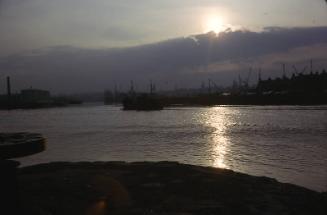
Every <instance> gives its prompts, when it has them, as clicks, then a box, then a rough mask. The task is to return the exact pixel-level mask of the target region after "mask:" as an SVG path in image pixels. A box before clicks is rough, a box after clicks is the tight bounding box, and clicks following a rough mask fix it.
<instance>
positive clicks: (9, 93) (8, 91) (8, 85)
mask: <svg viewBox="0 0 327 215" xmlns="http://www.w3.org/2000/svg"><path fill="white" fill-rule="evenodd" d="M7 95H8V97H9V96H11V86H10V77H9V76H8V77H7Z"/></svg>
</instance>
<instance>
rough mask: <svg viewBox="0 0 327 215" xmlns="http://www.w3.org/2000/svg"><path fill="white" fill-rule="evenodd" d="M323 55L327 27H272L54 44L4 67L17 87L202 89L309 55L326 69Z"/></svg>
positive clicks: (275, 71)
mask: <svg viewBox="0 0 327 215" xmlns="http://www.w3.org/2000/svg"><path fill="white" fill-rule="evenodd" d="M116 32H117V29H116ZM127 35H128V33H127ZM325 53H327V27H314V28H272V27H270V28H266V29H265V30H264V31H262V32H251V31H245V30H242V31H241V30H240V31H228V32H223V33H221V34H219V35H216V34H214V33H212V32H210V33H208V34H199V35H192V36H190V37H183V38H176V39H171V40H166V41H163V42H159V43H153V44H148V45H142V46H136V47H130V48H115V49H83V48H76V47H71V46H61V47H51V48H47V49H39V50H34V51H30V52H26V53H22V54H16V55H11V56H8V57H3V58H0V70H1V71H3V73H4V74H6V75H7V74H10V75H11V76H12V77H13V82H14V83H15V84H14V86H16V89H21V88H24V87H29V86H31V85H32V86H34V87H39V88H45V89H50V90H52V91H53V92H87V91H102V90H104V89H106V88H110V87H112V85H113V82H117V83H120V84H121V85H122V86H124V87H125V89H126V88H127V87H128V83H129V81H130V80H134V81H135V82H136V83H137V84H138V86H139V89H141V88H142V87H141V86H145V85H146V84H148V81H149V80H150V79H152V80H154V81H155V82H157V83H158V87H159V88H161V89H163V88H172V87H173V86H175V84H178V85H180V86H184V87H198V86H199V85H200V83H201V81H202V80H206V79H207V78H208V77H210V78H212V79H214V80H216V82H217V83H218V84H221V85H229V84H230V83H231V82H232V80H233V79H234V78H235V77H237V75H238V74H241V75H242V76H247V74H248V70H249V67H253V68H254V69H258V68H259V67H261V68H262V69H263V71H264V75H265V76H266V77H268V76H276V75H280V74H281V73H280V64H281V63H282V62H286V63H287V64H288V66H289V68H290V69H291V65H293V64H296V65H299V66H302V65H304V64H306V63H307V62H308V61H309V60H310V59H311V58H312V59H314V62H315V67H316V68H323V67H327V56H326V55H325ZM290 69H289V72H291V70H290ZM164 83H165V84H164ZM166 83H169V84H166ZM144 88H145V87H144Z"/></svg>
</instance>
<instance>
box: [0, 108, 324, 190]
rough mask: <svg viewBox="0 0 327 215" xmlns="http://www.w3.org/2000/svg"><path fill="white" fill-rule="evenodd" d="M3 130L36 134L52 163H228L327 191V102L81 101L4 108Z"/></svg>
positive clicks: (35, 158) (30, 160)
mask: <svg viewBox="0 0 327 215" xmlns="http://www.w3.org/2000/svg"><path fill="white" fill-rule="evenodd" d="M0 130H1V131H3V132H22V131H28V132H39V133H42V134H44V136H45V137H47V139H48V145H47V150H46V151H45V152H43V153H40V154H37V155H32V156H29V157H26V158H22V159H20V161H21V162H22V164H23V165H32V164H37V163H44V162H49V161H108V160H125V161H143V160H147V161H159V160H170V161H179V162H183V163H189V164H196V165H204V166H215V167H222V168H229V169H232V170H235V171H239V172H244V173H248V174H252V175H260V176H269V177H273V178H276V179H278V180H279V181H281V182H288V183H293V184H298V185H301V186H305V187H307V188H310V189H314V190H317V191H327V106H311V107H300V106H281V107H277V106H261V107H260V106H251V107H250V106H237V107H232V106H219V107H208V108H171V109H166V110H164V111H159V112H124V111H121V110H120V107H114V106H103V105H84V106H78V107H68V108H51V109H40V110H14V111H0Z"/></svg>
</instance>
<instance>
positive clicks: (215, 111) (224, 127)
mask: <svg viewBox="0 0 327 215" xmlns="http://www.w3.org/2000/svg"><path fill="white" fill-rule="evenodd" d="M231 112H232V110H230V109H229V108H228V107H215V108H211V109H210V110H208V111H207V112H206V113H205V114H204V115H205V117H204V118H203V120H204V123H205V124H206V125H207V126H209V127H211V128H213V132H212V133H211V134H210V136H209V148H208V153H210V155H211V161H210V162H211V163H210V164H209V165H212V166H214V167H218V168H227V169H228V168H230V166H229V165H228V163H227V157H228V152H229V151H230V140H229V138H228V136H227V131H228V125H230V124H231V123H232V122H230V118H229V116H230V114H231Z"/></svg>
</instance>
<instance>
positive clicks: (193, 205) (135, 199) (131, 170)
mask: <svg viewBox="0 0 327 215" xmlns="http://www.w3.org/2000/svg"><path fill="white" fill-rule="evenodd" d="M18 180H19V185H20V192H21V201H22V207H23V210H24V214H44V215H48V214H56V215H57V214H70V215H75V214H83V215H84V214H85V215H100V214H101V215H103V214H160V215H170V214H171V215H173V214H174V215H175V214H176V215H177V214H181V215H182V214H184V215H186V214H297V215H298V214H324V215H325V214H327V194H326V193H318V192H314V191H311V190H308V189H305V188H302V187H298V186H295V185H291V184H283V183H279V182H277V181H276V180H274V179H271V178H266V177H254V176H250V175H246V174H241V173H236V172H233V171H231V170H225V169H216V168H210V167H199V166H192V165H184V164H179V163H175V162H158V163H151V162H137V163H125V162H95V163H88V162H81V163H63V162H62V163H49V164H41V165H36V166H31V167H24V168H21V169H19V173H18Z"/></svg>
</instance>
